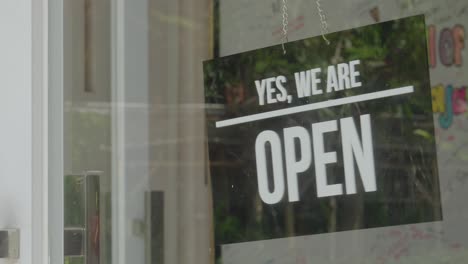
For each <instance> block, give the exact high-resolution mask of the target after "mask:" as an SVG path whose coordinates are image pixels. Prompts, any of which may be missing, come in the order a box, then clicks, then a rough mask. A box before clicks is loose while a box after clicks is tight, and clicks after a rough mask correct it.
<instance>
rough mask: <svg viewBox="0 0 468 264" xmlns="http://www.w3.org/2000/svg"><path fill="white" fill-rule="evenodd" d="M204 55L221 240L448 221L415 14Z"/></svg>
mask: <svg viewBox="0 0 468 264" xmlns="http://www.w3.org/2000/svg"><path fill="white" fill-rule="evenodd" d="M327 37H328V39H329V40H330V42H331V44H330V45H327V44H326V42H325V41H324V40H323V39H322V37H314V38H309V39H304V40H299V41H295V42H289V43H287V44H286V47H285V48H286V50H287V53H286V54H285V55H284V54H283V50H282V48H281V45H277V46H273V47H268V48H263V49H258V50H253V51H248V52H245V53H241V54H236V55H231V56H227V57H222V58H217V59H214V60H210V61H206V62H204V80H205V97H206V104H207V110H206V117H207V133H208V146H209V161H210V163H209V164H210V177H211V187H212V195H213V206H214V209H213V217H214V224H215V243H216V245H225V244H230V243H239V242H247V241H257V240H265V239H274V238H284V237H291V236H303V235H314V234H320V233H330V232H338V231H345V230H355V229H366V228H375V227H384V226H392V225H402V224H411V223H421V222H430V221H440V220H442V209H441V201H440V193H439V178H438V170H437V157H436V151H435V142H434V123H433V115H432V105H431V103H432V98H431V88H430V83H429V68H428V57H427V45H426V44H427V43H426V41H427V40H426V31H425V23H424V17H423V16H415V17H410V18H405V19H400V20H394V21H390V22H385V23H379V24H375V25H371V26H366V27H361V28H356V29H351V30H347V31H342V32H337V33H333V34H329V35H328V36H327Z"/></svg>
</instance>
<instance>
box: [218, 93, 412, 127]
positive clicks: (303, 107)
mask: <svg viewBox="0 0 468 264" xmlns="http://www.w3.org/2000/svg"><path fill="white" fill-rule="evenodd" d="M412 92H414V87H413V86H405V87H401V88H395V89H389V90H384V91H379V92H373V93H367V94H360V95H355V96H350V97H345V98H339V99H332V100H328V101H323V102H318V103H311V104H308V105H301V106H295V107H291V108H285V109H279V110H274V111H270V112H265V113H259V114H253V115H248V116H243V117H236V118H232V119H227V120H223V121H218V122H216V127H217V128H219V127H227V126H233V125H238V124H243V123H248V122H253V121H258V120H264V119H268V118H273V117H279V116H285V115H290V114H297V113H301V112H307V111H312V110H317V109H322V108H327V107H333V106H339V105H345V104H352V103H358V102H364V101H369V100H374V99H380V98H385V97H391V96H396V95H402V94H409V93H412Z"/></svg>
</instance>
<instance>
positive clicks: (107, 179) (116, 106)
mask: <svg viewBox="0 0 468 264" xmlns="http://www.w3.org/2000/svg"><path fill="white" fill-rule="evenodd" d="M65 3H66V5H65V26H66V30H65V54H66V55H65V69H64V72H65V73H64V74H65V76H64V77H65V87H64V92H65V96H64V108H65V109H64V111H65V112H64V114H65V116H64V123H65V124H64V136H65V140H64V146H65V147H64V167H65V171H64V177H65V178H64V179H65V181H64V183H65V184H64V191H65V195H64V196H65V200H64V202H65V210H64V212H65V216H64V217H65V233H64V234H65V243H66V245H65V248H70V252H74V253H73V254H71V253H70V255H69V256H67V257H66V258H65V260H66V261H65V263H86V264H89V263H119V264H121V263H136V264H138V263H141V264H143V263H171V264H176V263H200V264H201V263H224V264H228V263H299V264H306V263H356V264H357V263H382V264H383V263H420V262H421V263H441V262H443V263H465V262H467V261H468V254H467V252H468V251H467V249H468V228H466V223H467V220H468V219H467V218H468V207H467V206H466V205H465V203H464V201H465V200H466V198H468V197H467V193H468V192H467V191H468V186H467V185H466V183H467V182H468V176H467V175H468V166H467V165H466V161H467V159H468V147H467V146H468V144H467V143H468V142H467V138H468V137H467V133H468V132H467V131H468V130H467V126H468V123H467V120H466V119H467V117H468V115H466V109H467V107H466V103H467V98H468V96H467V93H466V85H467V83H468V79H467V77H466V76H467V75H466V74H465V73H466V72H467V68H466V64H465V60H466V48H465V44H464V43H465V42H464V40H465V27H466V25H467V24H468V16H467V10H468V1H467V0H449V1H436V0H430V1H417V0H394V1H390V0H388V1H367V0H349V1H338V0H331V1H318V3H319V4H320V5H319V6H318V5H317V2H316V1H305V0H297V1H281V0H272V1H246V0H197V1H194V0H181V1H173V0H132V1H121V0H67V1H65ZM284 3H287V6H286V7H285V6H284ZM285 11H286V12H287V15H285V14H284V12H285ZM418 14H424V15H425V23H426V24H425V25H424V26H423V27H424V28H420V29H419V30H420V31H422V32H423V33H426V36H425V37H426V38H427V39H426V40H425V41H423V42H420V44H421V45H420V46H419V47H416V48H414V50H407V49H405V47H408V46H407V45H408V43H414V41H415V40H414V39H415V38H417V36H416V35H418V36H419V34H411V32H412V31H410V30H407V28H404V27H401V28H399V27H398V26H395V25H397V24H398V23H395V24H391V23H390V24H386V25H391V26H386V27H385V26H383V28H384V29H382V30H381V31H379V30H376V31H375V32H371V33H372V34H371V33H369V32H368V33H369V34H367V33H362V31H352V32H354V33H349V34H341V35H340V34H335V35H333V34H330V35H326V37H327V39H328V40H330V41H331V43H330V44H329V45H326V44H325V43H326V41H325V39H323V38H321V34H322V31H323V30H325V31H329V32H330V33H333V32H339V31H343V30H349V29H353V28H358V27H362V26H366V25H375V24H377V23H381V22H385V21H391V20H395V19H399V18H403V17H408V16H412V15H418ZM321 15H322V17H321ZM286 16H287V21H286V20H284V19H285V17H286ZM111 21H112V23H111ZM286 22H287V23H286ZM284 24H287V32H288V33H287V42H288V43H286V46H285V47H286V51H287V54H286V55H283V54H282V51H283V50H282V47H281V43H282V39H283V38H284V35H283V32H284V31H283V29H286V27H284V26H285V25H284ZM325 24H326V25H327V27H326V28H323V26H324V25H325ZM420 31H418V32H419V33H420ZM350 32H351V31H350ZM356 32H358V33H356ZM359 32H360V33H359ZM361 33H362V34H361ZM374 33H375V34H374ZM371 35H372V36H371ZM422 35H424V34H422ZM334 36H335V37H334ZM336 36H341V37H339V38H338V37H336ZM311 37H319V38H316V39H310V41H308V40H305V41H304V42H294V41H297V40H304V39H309V38H311ZM389 39H390V40H389ZM322 40H323V41H322ZM293 42H294V43H296V44H294V43H293ZM297 43H302V44H303V45H302V44H301V45H302V46H301V45H298V44H297ZM376 43H382V45H380V46H379V45H376ZM389 43H390V44H391V45H390V44H389ZM426 43H427V49H426V47H424V45H425V44H426ZM371 44H372V45H371ZM325 45H326V46H325ZM271 46H275V48H276V49H277V51H278V52H275V53H269V50H268V49H267V50H260V51H257V54H256V55H255V56H248V55H245V54H251V53H246V52H248V51H252V50H258V49H261V48H265V47H271ZM264 51H265V52H264ZM266 51H268V52H266ZM240 53H243V54H244V55H243V57H242V56H239V57H235V56H233V57H229V58H230V59H225V60H222V61H221V60H219V61H218V62H220V63H219V64H216V63H213V64H205V66H206V65H208V66H206V68H205V69H204V67H203V66H204V64H203V62H204V61H207V60H211V59H216V58H221V57H226V56H229V55H233V54H240ZM252 54H253V53H252ZM301 54H303V56H301ZM285 56H286V57H285ZM288 56H289V57H288ZM426 57H427V58H426ZM239 58H240V59H239ZM285 58H286V59H285ZM348 58H354V59H355V60H358V59H359V60H361V62H362V65H365V67H367V68H365V69H363V70H362V72H361V73H362V74H363V75H362V78H363V79H362V80H363V82H364V81H365V82H366V85H368V86H369V87H371V86H372V85H369V83H373V84H374V86H379V87H378V89H384V88H385V89H387V88H388V89H390V88H396V87H397V86H398V85H400V86H402V85H403V82H404V81H405V80H411V81H412V80H416V79H417V80H423V81H422V83H424V85H427V87H426V90H425V91H419V90H418V93H417V94H418V95H419V94H421V97H424V98H425V99H428V100H426V101H425V100H423V99H421V102H422V101H424V102H423V103H421V104H419V103H418V102H419V101H418V100H415V101H418V102H415V101H413V102H412V103H410V104H409V105H406V106H405V105H404V106H403V107H397V106H395V105H396V104H399V103H400V101H398V100H396V99H395V100H394V101H392V100H389V101H385V102H386V103H381V104H378V103H376V104H375V105H373V106H372V107H371V108H359V106H360V105H359V104H354V105H351V104H350V105H348V106H343V107H342V108H339V109H341V112H340V113H339V115H338V114H337V110H336V109H337V108H332V107H325V108H324V109H322V110H321V111H322V112H321V113H323V114H320V115H319V114H317V115H315V114H310V115H309V116H308V119H307V121H308V122H309V121H310V122H309V123H313V122H315V120H325V119H326V118H328V119H329V120H332V119H333V120H335V119H336V120H338V119H340V118H342V117H343V118H345V117H354V118H355V120H358V119H357V116H358V115H357V114H356V112H357V111H362V114H366V113H365V111H372V114H373V113H376V112H379V113H382V112H383V113H384V114H386V115H387V118H388V122H387V123H384V124H383V125H382V126H380V127H377V128H375V129H373V133H374V135H376V136H375V137H374V139H375V140H374V141H373V142H379V144H377V145H374V147H376V148H380V149H390V150H392V151H391V152H388V153H390V154H388V155H385V157H380V158H379V160H378V161H381V160H385V161H386V162H385V164H377V166H378V169H377V170H376V171H377V172H378V173H377V174H376V180H377V182H378V183H379V184H381V185H377V186H382V184H383V185H385V188H384V189H385V191H383V192H379V190H382V189H377V191H376V193H375V195H374V196H364V195H361V194H359V193H358V194H354V193H351V192H348V193H347V194H343V195H342V197H340V198H336V199H329V200H321V201H320V200H319V197H317V195H316V196H307V199H306V200H308V201H309V202H310V203H309V204H308V205H310V206H309V207H307V206H304V207H300V206H297V203H295V201H293V202H289V200H288V197H289V196H288V195H287V194H284V196H282V197H280V198H281V199H282V200H281V206H279V207H272V206H270V204H268V203H267V202H265V200H264V199H263V197H262V196H261V194H260V190H259V184H258V178H257V177H258V171H257V167H256V166H257V163H256V160H255V155H253V154H252V153H253V152H251V150H252V151H253V150H254V149H255V144H256V143H255V141H254V140H253V138H254V137H249V136H250V135H251V134H252V135H253V134H255V135H254V136H256V135H257V134H258V132H259V131H260V130H262V129H263V126H265V127H271V128H272V129H271V130H275V131H283V129H284V128H286V127H287V126H289V125H290V126H293V125H291V124H292V123H288V124H286V123H285V122H282V121H278V119H271V120H270V121H268V122H263V123H258V124H262V125H257V123H256V124H252V125H250V126H249V125H245V126H239V127H232V128H227V129H223V130H220V129H218V128H217V127H216V126H215V124H216V122H219V121H224V120H227V119H230V118H234V117H238V116H242V115H243V114H246V113H250V114H257V113H260V112H262V111H263V110H262V109H263V108H261V107H260V105H259V104H258V103H257V102H258V101H259V95H258V93H257V92H258V91H259V90H256V86H255V81H257V80H259V81H261V79H262V78H270V77H275V76H276V75H275V76H273V75H274V73H276V72H275V71H273V70H271V68H269V67H272V65H276V66H278V65H283V66H282V67H279V68H281V69H280V70H284V71H290V72H288V73H289V74H290V75H291V76H292V77H290V78H291V80H293V79H294V77H293V76H294V74H293V73H294V71H300V70H311V69H313V66H314V65H319V64H320V65H319V66H317V67H322V66H323V67H325V66H328V65H338V64H339V63H345V62H349V61H350V60H351V59H349V60H348ZM301 59H302V62H301V63H298V61H300V60H301ZM426 60H427V62H426ZM395 61H397V62H400V63H399V64H398V65H395V64H392V63H395ZM405 61H406V62H408V61H410V62H412V63H413V62H414V63H415V65H416V66H414V65H413V66H414V67H412V66H411V65H409V64H405ZM418 62H420V63H421V64H419V63H418ZM223 63H224V64H223ZM303 65H309V66H310V67H309V68H307V69H302V68H301V67H302V66H303ZM210 67H211V68H210ZM363 67H364V66H363ZM207 69H208V70H207ZM204 70H205V71H204ZM260 73H262V74H263V75H262V76H260V75H261V74H260ZM269 74H270V75H271V76H270V75H269ZM343 74H344V73H343ZM364 74H366V75H364ZM389 74H392V75H391V76H390V77H389ZM427 74H429V75H427ZM344 75H345V74H344ZM257 76H258V77H259V78H260V77H262V78H260V79H255V78H253V77H257ZM421 76H422V77H421ZM428 76H429V78H427V77H428ZM420 77H421V78H420ZM424 78H425V79H424ZM291 82H293V81H291ZM429 82H430V84H429ZM415 85H417V84H415ZM374 86H372V87H374ZM381 86H382V87H381ZM387 86H388V87H387ZM260 88H261V87H260ZM265 89H266V88H265ZM356 91H357V90H356ZM379 91H380V90H379ZM419 92H421V93H419ZM351 95H357V94H353V93H352V92H350V93H347V94H344V93H342V94H340V96H343V97H348V96H351ZM324 98H325V97H324ZM307 99H309V98H307ZM325 99H326V100H324V101H327V100H328V99H339V98H335V97H333V98H332V97H326V98H325ZM306 101H307V100H305V99H304V100H302V101H300V102H299V103H300V104H309V103H311V102H306ZM431 101H432V106H431V107H432V110H433V111H432V112H433V113H430V114H429V115H428V117H429V119H427V120H426V119H424V120H422V121H421V120H420V119H418V115H417V114H419V113H415V112H414V111H413V110H414V109H419V108H418V107H427V108H428V109H429V111H430V110H431V107H429V104H430V102H431ZM294 103H297V101H295V102H294ZM312 103H315V101H314V102H312ZM285 105H286V106H287V104H286V103H285ZM421 105H423V106H421ZM275 107H276V106H275ZM356 108H359V109H358V110H356ZM369 109H370V110H369ZM270 110H275V109H274V107H273V106H271V109H270ZM249 111H250V112H249ZM384 114H382V115H384ZM413 114H414V115H413ZM426 114H427V112H426ZM359 115H361V114H359ZM432 115H433V120H432V118H431V116H432ZM409 116H411V118H409ZM286 117H289V116H286ZM290 117H291V120H292V121H291V120H290V121H291V122H293V121H294V122H296V121H297V120H296V119H294V117H293V114H290ZM403 117H404V118H406V119H405V120H406V121H405V122H406V123H404V122H403V121H402V119H403ZM348 121H349V120H348ZM432 121H433V123H432ZM294 124H295V125H297V124H296V123H294ZM339 124H340V125H337V129H338V128H341V124H342V123H339ZM362 126H364V125H362V123H359V125H357V126H356V127H355V128H356V131H362V130H361V128H362ZM304 127H305V125H304ZM414 127H416V128H418V129H414V130H411V131H409V130H410V129H409V128H414ZM310 128H311V127H309V125H308V127H307V131H309V132H307V133H312V132H310V131H311V130H310ZM408 131H409V132H408ZM278 133H280V132H278ZM281 133H282V132H281ZM340 133H341V132H340ZM403 134H404V135H408V138H411V139H412V140H410V141H408V140H407V138H403V137H400V136H401V135H403ZM281 135H282V134H281ZM358 135H359V137H357V138H358V139H359V140H361V137H360V135H361V133H360V132H359V133H358ZM346 136H347V134H346V133H343V134H338V133H337V134H336V135H334V136H332V137H330V139H331V140H330V141H329V142H328V143H327V144H325V145H324V147H323V148H324V150H323V151H331V150H332V149H335V148H337V146H341V145H342V141H344V140H345V139H346ZM306 138H307V137H306ZM309 138H310V140H312V141H313V136H312V137H309ZM394 138H397V139H396V140H393V139H394ZM380 139H382V140H380ZM400 139H401V140H400ZM385 140H387V141H385ZM293 141H294V140H293ZM296 141H297V140H296ZM294 142H295V141H294ZM294 142H293V143H292V145H295V144H298V143H294ZM381 142H385V144H382V143H381ZM314 144H315V143H314ZM314 144H310V145H311V146H312V148H313V147H314ZM292 145H290V146H292ZM434 146H435V147H436V151H437V153H436V156H434V155H433V153H429V152H430V151H427V150H434ZM272 148H273V147H272V146H268V147H266V152H265V153H270V152H271V149H272ZM250 149H251V150H250ZM353 149H358V147H357V145H353ZM296 150H297V149H296ZM311 150H312V149H311ZM282 153H283V152H282ZM339 153H341V149H340V152H339ZM353 153H354V152H353ZM385 153H387V152H385ZM428 153H429V154H428ZM294 155H295V157H296V158H298V159H300V158H302V156H303V155H302V154H300V155H299V151H297V153H294ZM339 155H341V154H339ZM353 155H357V154H356V153H354V154H353ZM252 157H253V158H252ZM313 159H315V154H312V155H311V160H313ZM335 159H336V158H335ZM337 159H338V161H337V163H339V166H336V167H334V168H333V169H328V170H326V173H328V174H330V175H331V174H333V175H334V176H333V177H330V178H327V180H330V182H332V183H335V184H338V183H341V184H345V178H344V177H345V176H344V175H343V170H344V167H345V165H344V161H343V158H342V157H338V158H337ZM290 161H291V160H290ZM296 161H297V160H296ZM281 162H282V164H283V166H284V168H283V169H282V170H284V171H286V169H285V168H287V166H288V164H287V162H284V161H281ZM353 162H358V161H354V160H353ZM331 163H333V162H331ZM353 164H354V163H353ZM356 164H358V163H356ZM361 164H364V163H361ZM401 164H406V165H407V166H400V165H401ZM415 164H416V165H415ZM364 165H365V164H364ZM269 166H270V165H269ZM314 166H315V165H314ZM353 166H354V165H353ZM356 166H357V165H356ZM314 168H315V167H314ZM354 169H355V171H354V172H355V173H356V175H359V171H360V168H357V167H356V168H354ZM273 170H274V169H273V165H271V168H270V167H268V168H267V171H269V172H271V171H273ZM434 171H435V172H437V173H433V174H431V173H432V172H434ZM267 174H268V173H267ZM286 174H287V173H286ZM383 174H385V175H383ZM429 174H430V175H429ZM304 175H308V176H310V177H309V178H310V181H309V182H302V181H299V185H301V186H299V187H300V188H304V189H307V188H309V189H307V190H314V192H315V189H316V188H315V187H316V185H317V183H316V178H315V177H316V175H315V171H313V170H311V171H307V172H305V174H304ZM428 175H429V176H428ZM285 177H286V176H284V178H285ZM301 177H302V176H301ZM382 178H385V182H384V183H382V182H379V180H381V179H382ZM268 179H271V177H270V178H268ZM284 180H285V179H284ZM288 184H289V183H287V184H286V185H285V186H284V187H285V189H288V188H289V185H288ZM307 184H310V186H308V187H307V186H306V185H307ZM357 186H358V190H361V189H363V188H364V187H365V186H363V183H361V182H358V183H357ZM272 187H273V186H270V185H269V186H267V188H266V190H267V191H271V190H272ZM359 188H360V189H359ZM345 191H346V189H343V192H345ZM353 195H354V196H353ZM395 197H399V198H398V201H396V202H395ZM401 197H405V199H403V200H402V199H400V198H401ZM323 201H325V202H323ZM369 204H371V205H372V206H371V207H366V208H364V207H363V205H369ZM278 208H279V209H278ZM311 208H312V209H313V210H312V209H311ZM343 208H345V209H343ZM276 209H278V210H276ZM395 212H398V213H395ZM423 218H424V221H423V220H421V219H423ZM408 219H410V221H406V220H408ZM418 219H419V220H420V221H419V220H418ZM398 221H400V222H398ZM410 222H411V223H410ZM420 222H424V223H420ZM395 223H398V225H395ZM341 227H343V228H341ZM368 227H369V228H368ZM80 230H81V231H80ZM304 230H305V231H304ZM303 231H304V232H303ZM67 232H68V233H67ZM67 234H68V235H67ZM67 237H71V238H70V239H69V240H68V238H67ZM79 237H80V238H79ZM73 238H75V239H73ZM81 241H83V242H81ZM67 243H70V247H67V245H68V244H67ZM73 245H78V246H77V247H78V248H79V249H78V250H76V251H73V250H74V249H75V248H76V247H72V246H73ZM80 247H82V248H81V249H80ZM76 252H77V254H75V253H76ZM111 256H114V258H111ZM75 261H77V262H75Z"/></svg>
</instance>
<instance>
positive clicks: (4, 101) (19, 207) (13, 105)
mask: <svg viewBox="0 0 468 264" xmlns="http://www.w3.org/2000/svg"><path fill="white" fill-rule="evenodd" d="M31 19H32V18H31V0H2V1H0V91H1V95H0V124H1V127H0V146H1V148H0V228H19V229H20V230H21V238H20V241H21V242H20V251H21V258H20V262H21V263H25V264H27V263H32V262H31V259H32V258H31V250H32V249H31V246H32V243H31V237H32V230H31V226H32V215H31V210H32V205H31V202H32V197H31V189H32V184H31V180H32V178H31V175H32V168H31V162H32V160H31V156H32V132H31V131H32V110H31V105H32V104H31V100H32V97H31V92H32V89H31V84H32V80H31V66H32V65H31V61H32V57H31V49H32V45H31V40H32V37H31V36H32V34H31V22H32V21H31ZM0 263H2V262H1V261H0Z"/></svg>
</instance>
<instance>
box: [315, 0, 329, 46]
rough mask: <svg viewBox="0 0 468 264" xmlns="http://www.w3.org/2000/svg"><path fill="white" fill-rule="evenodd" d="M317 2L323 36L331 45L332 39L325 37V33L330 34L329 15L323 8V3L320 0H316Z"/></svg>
mask: <svg viewBox="0 0 468 264" xmlns="http://www.w3.org/2000/svg"><path fill="white" fill-rule="evenodd" d="M316 3H317V11H318V14H319V16H320V23H321V27H320V29H321V31H322V38H323V39H324V40H325V42H327V45H330V41H329V40H328V39H327V37H325V34H328V23H327V17H326V16H325V12H324V11H323V9H322V4H321V3H320V0H317V1H316Z"/></svg>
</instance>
